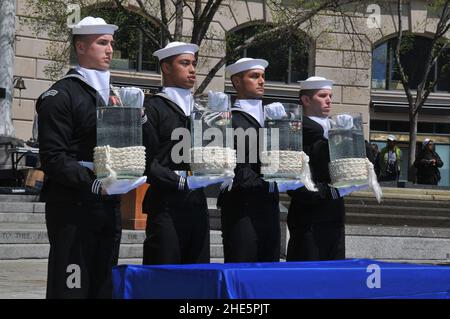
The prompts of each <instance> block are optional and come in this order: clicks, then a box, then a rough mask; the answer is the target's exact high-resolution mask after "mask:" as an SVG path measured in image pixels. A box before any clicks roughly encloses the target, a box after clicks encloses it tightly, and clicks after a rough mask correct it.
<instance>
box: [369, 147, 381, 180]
mask: <svg viewBox="0 0 450 319" xmlns="http://www.w3.org/2000/svg"><path fill="white" fill-rule="evenodd" d="M370 151H371V154H372V158H371V159H370V161H371V162H372V164H373V169H374V171H375V174H376V175H377V178H380V151H379V150H378V145H377V144H375V143H372V144H370Z"/></svg>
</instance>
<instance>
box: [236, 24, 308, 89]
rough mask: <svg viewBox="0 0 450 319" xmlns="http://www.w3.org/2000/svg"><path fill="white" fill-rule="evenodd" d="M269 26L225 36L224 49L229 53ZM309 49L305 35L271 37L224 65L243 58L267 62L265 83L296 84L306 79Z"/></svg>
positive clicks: (247, 29) (241, 30) (254, 27)
mask: <svg viewBox="0 0 450 319" xmlns="http://www.w3.org/2000/svg"><path fill="white" fill-rule="evenodd" d="M270 28H271V26H270V25H253V26H249V27H245V28H242V29H239V30H237V31H235V32H232V33H230V34H228V35H227V49H228V50H232V49H233V48H234V47H236V46H238V45H239V44H242V43H244V41H245V40H246V39H248V38H250V37H252V36H253V35H255V34H256V33H257V32H259V31H264V30H268V29H270ZM309 51H310V45H309V42H308V41H307V40H306V38H305V36H304V35H300V34H297V35H293V34H292V35H286V36H285V37H279V36H272V37H268V38H266V39H264V41H262V42H261V43H260V44H258V45H257V46H255V47H251V48H248V49H245V50H243V51H242V52H240V53H236V54H234V55H232V57H231V59H230V60H229V61H228V63H227V64H230V63H233V62H235V61H237V60H238V59H240V58H243V57H251V58H260V59H265V60H267V61H268V62H269V66H268V67H267V69H266V81H275V82H284V83H297V81H300V80H304V79H306V78H307V77H308V58H309Z"/></svg>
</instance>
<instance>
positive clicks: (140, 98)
mask: <svg viewBox="0 0 450 319" xmlns="http://www.w3.org/2000/svg"><path fill="white" fill-rule="evenodd" d="M119 95H120V99H121V100H122V105H123V106H131V107H143V105H144V92H143V91H142V90H141V89H139V88H136V87H121V88H120V89H119Z"/></svg>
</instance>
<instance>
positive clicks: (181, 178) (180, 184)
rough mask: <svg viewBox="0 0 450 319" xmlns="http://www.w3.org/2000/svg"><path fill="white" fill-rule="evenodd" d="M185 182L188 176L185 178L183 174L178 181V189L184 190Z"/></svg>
mask: <svg viewBox="0 0 450 319" xmlns="http://www.w3.org/2000/svg"><path fill="white" fill-rule="evenodd" d="M185 184H186V178H184V177H183V176H180V179H179V181H178V190H179V191H183V190H184V185H185Z"/></svg>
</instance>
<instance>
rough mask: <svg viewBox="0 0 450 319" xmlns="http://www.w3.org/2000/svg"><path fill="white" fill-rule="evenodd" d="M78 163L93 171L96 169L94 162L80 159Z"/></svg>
mask: <svg viewBox="0 0 450 319" xmlns="http://www.w3.org/2000/svg"><path fill="white" fill-rule="evenodd" d="M78 164H80V165H81V166H84V167H87V168H89V169H90V170H91V171H94V163H93V162H85V161H78Z"/></svg>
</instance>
